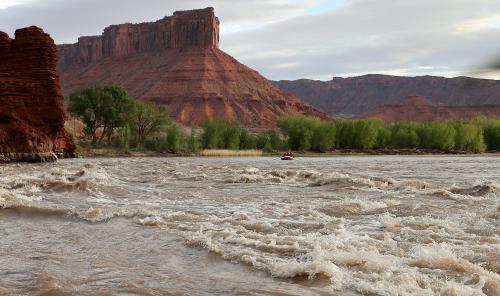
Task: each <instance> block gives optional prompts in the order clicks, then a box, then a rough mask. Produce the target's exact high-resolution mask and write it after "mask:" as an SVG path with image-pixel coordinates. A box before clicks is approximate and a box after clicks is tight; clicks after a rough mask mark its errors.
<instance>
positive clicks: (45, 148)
mask: <svg viewBox="0 0 500 296" xmlns="http://www.w3.org/2000/svg"><path fill="white" fill-rule="evenodd" d="M56 57H57V48H56V45H55V44H54V41H53V40H52V38H50V36H49V35H48V34H46V33H44V32H43V30H42V29H40V28H38V27H34V26H32V27H29V28H23V29H19V30H17V31H16V33H15V38H14V39H11V38H10V37H9V36H8V35H7V34H6V33H3V32H0V162H4V161H49V160H55V159H56V157H55V153H59V154H61V155H63V154H66V155H72V154H73V153H74V149H75V147H74V144H73V142H72V141H70V140H69V139H68V137H67V134H66V132H65V130H64V121H65V113H64V108H63V100H64V99H63V96H62V93H61V87H60V85H59V78H58V75H57V72H56Z"/></svg>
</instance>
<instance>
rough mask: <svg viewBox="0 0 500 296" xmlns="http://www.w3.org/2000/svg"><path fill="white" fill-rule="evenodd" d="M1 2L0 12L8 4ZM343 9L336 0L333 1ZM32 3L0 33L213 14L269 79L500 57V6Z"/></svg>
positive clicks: (3, 21) (3, 22) (158, 0)
mask: <svg viewBox="0 0 500 296" xmlns="http://www.w3.org/2000/svg"><path fill="white" fill-rule="evenodd" d="M1 1H2V0H0V4H1ZM334 1H337V2H338V1H339V0H334ZM325 2H328V0H316V1H305V0H304V1H302V0H268V1H262V0H247V1H245V0H238V1H235V0H219V1H201V0H184V1H165V0H149V1H132V0H122V1H119V0H107V1H104V0H85V1H84V0H44V1H41V0H31V1H28V2H26V3H25V4H21V5H18V6H13V7H10V8H7V9H4V10H0V30H2V31H7V32H8V33H10V34H12V32H13V31H14V29H15V28H19V27H23V26H28V25H31V24H36V25H39V26H42V27H43V28H44V29H45V30H46V31H47V32H49V33H51V35H52V36H53V37H54V38H55V39H56V41H57V42H59V43H63V42H75V41H76V38H77V37H78V36H81V35H95V34H99V33H100V32H101V31H102V29H103V28H104V27H106V26H108V25H110V24H117V23H123V22H141V21H153V20H156V19H159V18H161V17H163V16H164V15H170V14H171V13H172V12H173V11H175V10H182V9H192V8H201V7H206V6H214V7H215V9H216V13H217V15H218V16H219V17H220V18H221V21H222V24H223V27H222V36H221V46H222V48H223V50H225V51H226V52H228V53H229V54H231V55H233V56H234V57H236V58H237V59H239V60H240V61H242V62H243V63H245V64H247V65H249V66H251V67H253V68H255V69H257V70H258V71H260V72H261V73H263V74H264V75H266V76H267V77H269V78H271V79H295V78H321V79H329V78H330V77H332V76H336V75H344V76H347V75H361V74H365V73H387V74H400V75H426V74H428V75H445V76H455V75H461V74H464V73H466V74H474V75H476V76H485V77H494V78H496V77H497V73H496V72H495V71H488V72H487V73H486V72H482V73H479V72H474V71H472V70H474V69H475V68H476V67H480V66H481V65H483V64H485V63H489V62H490V60H491V59H492V58H494V57H498V56H499V55H500V44H499V43H497V42H495V41H496V40H499V37H500V1H498V0H481V1H477V0H439V1H435V0H419V1H401V0H345V1H344V2H345V3H344V4H343V5H340V6H338V7H336V8H333V9H330V10H325V11H322V12H321V11H320V12H318V13H314V14H313V13H311V11H312V9H313V8H314V7H317V6H318V5H320V4H322V3H323V4H324V3H325Z"/></svg>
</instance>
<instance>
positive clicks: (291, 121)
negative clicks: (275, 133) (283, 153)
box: [278, 115, 320, 150]
mask: <svg viewBox="0 0 500 296" xmlns="http://www.w3.org/2000/svg"><path fill="white" fill-rule="evenodd" d="M319 123H320V119H319V118H317V117H310V116H300V115H294V116H286V117H281V118H280V119H279V120H278V127H279V128H280V130H281V132H282V133H283V134H284V135H285V136H286V138H287V141H288V147H289V148H290V149H293V150H309V149H310V148H311V145H312V143H311V141H312V138H313V136H314V130H315V129H316V128H317V126H318V125H319Z"/></svg>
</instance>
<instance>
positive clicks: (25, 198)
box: [0, 156, 500, 296]
mask: <svg viewBox="0 0 500 296" xmlns="http://www.w3.org/2000/svg"><path fill="white" fill-rule="evenodd" d="M499 183H500V157H493V156H492V157H489V156H485V157H479V156H477V157H470V156H376V157H371V156H359V157H358V156H352V157H329V158H323V157H317V158H316V157H311V158H300V159H297V160H295V161H281V160H279V159H278V158H273V157H260V158H126V159H125V158H121V159H110V158H100V159H74V160H62V161H59V162H57V163H50V164H7V165H0V295H443V296H451V295H488V296H498V295H500V275H499V273H500V184H499Z"/></svg>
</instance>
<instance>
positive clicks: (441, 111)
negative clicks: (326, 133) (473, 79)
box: [361, 96, 500, 122]
mask: <svg viewBox="0 0 500 296" xmlns="http://www.w3.org/2000/svg"><path fill="white" fill-rule="evenodd" d="M477 115H485V116H500V106H493V105H491V106H488V105H485V106H449V105H446V104H443V103H433V102H431V101H430V100H428V99H427V98H424V97H422V96H408V97H406V98H403V99H402V100H400V101H398V102H395V103H391V104H386V105H383V106H382V107H379V108H377V109H376V110H375V111H373V112H369V113H366V114H364V115H362V116H361V117H362V118H370V117H376V118H380V119H382V120H384V121H385V122H397V121H401V120H411V121H418V122H427V121H446V120H450V119H460V118H471V117H474V116H477Z"/></svg>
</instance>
